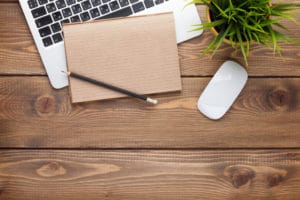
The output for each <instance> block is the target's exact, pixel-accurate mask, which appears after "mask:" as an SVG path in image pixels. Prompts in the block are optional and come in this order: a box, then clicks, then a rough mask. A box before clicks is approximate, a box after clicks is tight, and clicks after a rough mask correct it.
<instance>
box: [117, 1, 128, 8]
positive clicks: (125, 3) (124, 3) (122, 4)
mask: <svg viewBox="0 0 300 200" xmlns="http://www.w3.org/2000/svg"><path fill="white" fill-rule="evenodd" d="M119 3H120V6H121V7H124V6H128V5H129V2H128V0H119Z"/></svg>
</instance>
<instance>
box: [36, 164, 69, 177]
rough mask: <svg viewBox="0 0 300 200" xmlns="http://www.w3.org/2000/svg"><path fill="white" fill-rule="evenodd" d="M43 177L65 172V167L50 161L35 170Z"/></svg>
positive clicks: (59, 174)
mask: <svg viewBox="0 0 300 200" xmlns="http://www.w3.org/2000/svg"><path fill="white" fill-rule="evenodd" d="M36 172H37V174H38V175H40V176H43V177H54V176H61V175H64V174H66V169H65V168H64V167H63V166H61V165H60V164H59V163H57V162H50V163H48V164H46V165H43V166H42V167H40V168H39V169H37V170H36Z"/></svg>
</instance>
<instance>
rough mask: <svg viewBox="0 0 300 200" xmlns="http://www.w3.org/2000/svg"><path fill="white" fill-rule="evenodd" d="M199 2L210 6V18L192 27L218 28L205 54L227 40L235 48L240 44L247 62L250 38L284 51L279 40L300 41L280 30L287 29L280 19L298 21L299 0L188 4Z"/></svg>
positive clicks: (224, 0) (216, 0)
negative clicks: (287, 0)
mask: <svg viewBox="0 0 300 200" xmlns="http://www.w3.org/2000/svg"><path fill="white" fill-rule="evenodd" d="M197 3H202V4H205V5H206V6H207V7H208V8H209V17H210V18H211V21H210V22H207V23H203V24H199V25H195V26H197V27H196V28H195V29H194V30H193V31H196V30H203V29H211V28H214V29H216V31H217V32H218V34H217V36H216V37H215V38H214V39H213V41H212V42H211V43H210V44H209V46H208V47H207V48H206V49H205V50H204V52H203V53H204V54H207V53H208V52H210V51H211V50H213V53H212V56H214V55H215V54H216V52H217V50H218V49H219V47H220V46H221V44H222V43H223V42H224V40H225V41H228V42H227V43H229V44H231V45H232V47H233V48H235V49H237V48H240V50H241V52H242V55H243V58H244V61H245V64H246V65H248V61H247V58H248V56H249V50H250V43H251V42H257V43H260V44H263V45H265V46H267V47H270V48H271V47H273V49H274V53H275V52H278V53H280V52H281V48H280V46H279V45H278V42H291V43H294V44H300V43H299V41H297V40H295V39H293V38H291V37H289V36H287V35H286V34H284V33H282V32H281V31H282V30H286V31H287V30H288V29H287V28H286V27H285V26H284V25H282V24H281V23H280V22H281V21H282V20H283V19H287V20H290V21H293V22H295V23H296V24H298V22H297V21H296V19H295V17H294V14H295V11H297V9H298V8H299V6H300V5H299V4H298V3H282V4H271V0H193V1H192V2H190V3H188V4H187V5H189V4H197ZM275 27H276V28H275Z"/></svg>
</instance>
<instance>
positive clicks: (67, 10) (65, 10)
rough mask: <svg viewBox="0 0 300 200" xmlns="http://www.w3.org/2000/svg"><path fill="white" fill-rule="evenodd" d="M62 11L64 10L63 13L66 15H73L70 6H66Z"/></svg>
mask: <svg viewBox="0 0 300 200" xmlns="http://www.w3.org/2000/svg"><path fill="white" fill-rule="evenodd" d="M61 12H62V14H63V16H64V17H69V16H71V15H72V11H71V9H70V8H65V9H63V10H62V11H61Z"/></svg>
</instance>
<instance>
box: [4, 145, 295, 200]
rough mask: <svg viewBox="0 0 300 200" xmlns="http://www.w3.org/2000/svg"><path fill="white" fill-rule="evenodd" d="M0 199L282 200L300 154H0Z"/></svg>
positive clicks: (291, 194)
mask: <svg viewBox="0 0 300 200" xmlns="http://www.w3.org/2000/svg"><path fill="white" fill-rule="evenodd" d="M0 155H1V156H0V199H3V200H4V199H5V200H6V199H9V200H17V199H22V200H27V199H28V200H31V199H45V200H52V199H53V200H57V199H64V200H70V199H72V200H75V199H78V200H79V199H80V200H81V199H90V200H93V199H122V200H126V199H130V200H134V199H164V200H169V199H172V200H177V199H178V200H182V199H185V200H192V199H210V200H216V199H224V200H236V199H239V200H243V199H264V200H267V199H285V200H298V199H299V196H300V151H299V150H265V151H246V150H243V151H240V150H235V151H226V150H224V151H223V150H222V151H53V150H39V151H30V150H8V151H5V150H1V151H0Z"/></svg>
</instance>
